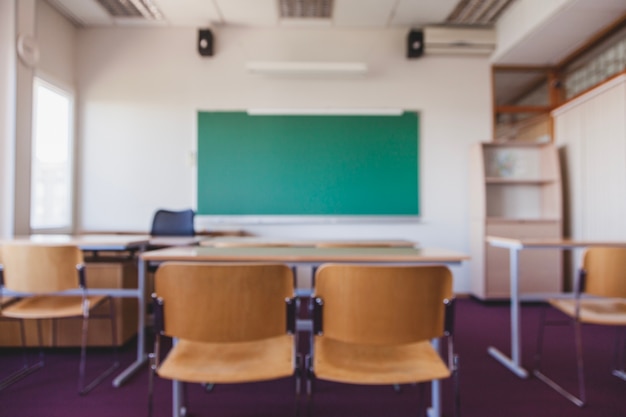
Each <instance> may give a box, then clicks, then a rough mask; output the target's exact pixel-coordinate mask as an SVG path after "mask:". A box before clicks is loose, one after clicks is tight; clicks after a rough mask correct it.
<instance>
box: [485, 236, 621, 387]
mask: <svg viewBox="0 0 626 417" xmlns="http://www.w3.org/2000/svg"><path fill="white" fill-rule="evenodd" d="M486 240H487V243H489V244H490V245H492V246H495V247H499V248H505V249H508V250H509V257H510V272H509V274H510V280H511V356H510V357H509V356H507V355H505V354H504V353H502V352H501V351H500V350H498V349H497V348H495V347H493V346H491V347H489V348H488V352H489V354H490V355H491V356H493V357H494V358H495V359H496V360H497V361H498V362H500V363H502V364H503V365H504V366H506V367H507V368H508V369H509V370H511V371H512V372H513V373H515V374H516V375H517V376H519V377H520V378H528V371H527V370H526V369H524V368H523V367H522V364H521V355H522V346H521V335H520V326H521V317H520V314H519V312H520V308H519V307H520V301H521V299H522V298H523V299H524V300H529V301H530V300H534V301H537V300H545V299H547V298H549V297H554V296H571V294H562V293H561V294H525V295H524V296H523V297H521V296H520V294H519V262H518V261H519V252H520V251H521V250H526V249H554V250H571V249H579V248H582V249H584V248H588V247H592V246H619V247H623V246H626V241H610V240H609V241H601V240H573V239H555V238H550V239H512V238H505V237H499V236H487V238H486Z"/></svg>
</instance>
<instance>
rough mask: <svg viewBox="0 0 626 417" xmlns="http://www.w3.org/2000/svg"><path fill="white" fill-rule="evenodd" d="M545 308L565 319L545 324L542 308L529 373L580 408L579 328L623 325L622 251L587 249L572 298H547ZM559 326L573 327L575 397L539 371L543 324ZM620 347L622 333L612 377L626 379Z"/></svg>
mask: <svg viewBox="0 0 626 417" xmlns="http://www.w3.org/2000/svg"><path fill="white" fill-rule="evenodd" d="M548 305H551V306H552V307H554V308H555V309H557V310H559V311H560V312H562V313H564V314H565V315H566V316H567V319H566V320H565V321H564V320H550V321H548V320H546V311H545V310H546V309H544V311H543V313H542V315H541V323H540V330H539V336H538V341H537V353H536V355H535V369H534V372H533V373H534V375H535V376H536V377H537V378H539V379H540V380H541V381H543V382H545V383H546V384H547V385H548V386H550V387H551V388H553V389H554V390H556V391H557V392H559V393H560V394H561V395H563V396H564V397H565V398H567V399H569V400H570V401H572V402H573V403H574V404H576V405H577V406H579V407H582V406H584V405H585V403H586V394H585V375H584V364H583V352H582V332H581V325H582V324H596V325H603V326H626V248H615V247H602V248H590V249H588V250H587V251H586V252H585V254H584V256H583V265H582V268H581V270H580V273H579V279H578V283H577V284H576V285H575V289H574V297H573V298H567V299H563V298H558V299H551V300H548ZM563 324H568V325H572V326H573V327H574V346H575V351H576V367H577V376H578V396H576V395H574V394H572V393H571V392H569V391H567V390H566V389H565V388H563V386H562V385H560V384H558V383H556V382H555V381H554V380H553V379H551V378H549V377H548V376H546V374H545V373H544V372H543V371H542V356H543V352H542V350H543V344H544V343H543V339H544V329H545V327H546V325H563ZM618 329H619V327H618ZM620 339H621V340H620ZM620 342H621V344H620ZM624 348H625V343H624V333H622V335H621V338H620V337H619V334H618V337H617V339H616V352H615V362H616V363H615V369H614V370H613V375H615V376H617V377H618V378H621V379H623V380H626V370H625V367H624Z"/></svg>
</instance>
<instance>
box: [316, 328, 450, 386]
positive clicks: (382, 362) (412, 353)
mask: <svg viewBox="0 0 626 417" xmlns="http://www.w3.org/2000/svg"><path fill="white" fill-rule="evenodd" d="M314 360H315V364H314V369H315V376H316V377H317V378H319V379H326V380H330V381H336V382H345V383H357V384H364V385H366V384H405V383H413V382H423V381H431V380H433V379H442V378H447V377H449V376H450V370H449V369H448V367H447V366H446V364H445V363H444V362H443V360H442V359H441V357H440V356H439V354H438V353H437V351H436V350H435V349H434V348H433V346H432V344H431V343H429V342H428V341H423V342H418V343H412V344H407V345H400V346H397V345H396V346H371V345H368V346H363V345H356V344H350V343H345V342H340V341H337V340H333V339H329V338H319V339H317V340H316V341H315V356H314Z"/></svg>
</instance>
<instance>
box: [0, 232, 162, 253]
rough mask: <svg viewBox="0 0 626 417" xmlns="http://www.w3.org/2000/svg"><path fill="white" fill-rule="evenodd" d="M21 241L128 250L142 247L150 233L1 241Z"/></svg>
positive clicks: (26, 238) (57, 236) (18, 237)
mask: <svg viewBox="0 0 626 417" xmlns="http://www.w3.org/2000/svg"><path fill="white" fill-rule="evenodd" d="M8 241H10V242H13V243H15V242H17V243H20V242H23V243H35V244H43V245H76V246H78V247H79V248H81V249H82V250H130V249H139V248H141V247H144V246H145V245H147V244H148V242H149V241H150V235H126V234H120V235H115V234H101V235H100V234H88V235H71V234H56V235H24V236H15V237H14V238H13V239H10V240H4V241H1V242H0V243H3V242H8Z"/></svg>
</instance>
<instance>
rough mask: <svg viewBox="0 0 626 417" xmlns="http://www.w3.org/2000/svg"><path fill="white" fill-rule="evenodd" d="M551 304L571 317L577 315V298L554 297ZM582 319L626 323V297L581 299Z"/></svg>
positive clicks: (603, 322) (617, 324)
mask: <svg viewBox="0 0 626 417" xmlns="http://www.w3.org/2000/svg"><path fill="white" fill-rule="evenodd" d="M550 304H551V305H552V306H553V307H554V308H556V309H558V310H561V311H562V312H563V313H565V314H567V315H569V316H571V317H574V316H575V308H576V301H575V300H572V299H552V300H550ZM580 321H581V322H582V323H591V324H602V325H611V326H622V325H626V299H624V298H601V299H583V300H580Z"/></svg>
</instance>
